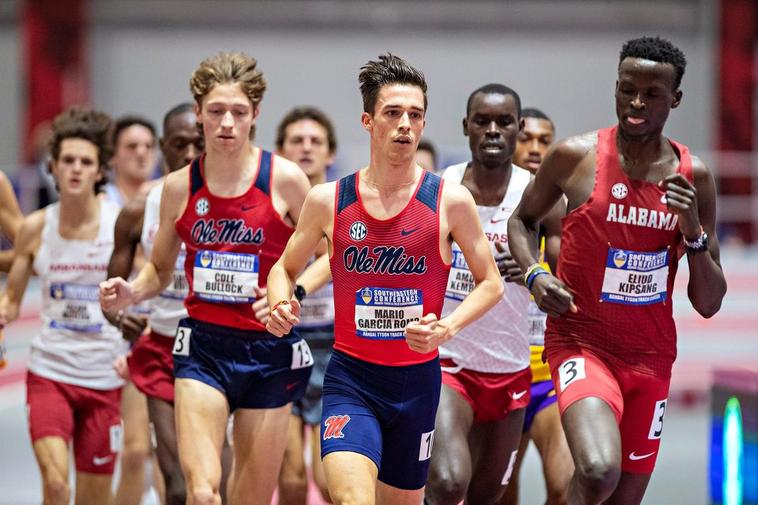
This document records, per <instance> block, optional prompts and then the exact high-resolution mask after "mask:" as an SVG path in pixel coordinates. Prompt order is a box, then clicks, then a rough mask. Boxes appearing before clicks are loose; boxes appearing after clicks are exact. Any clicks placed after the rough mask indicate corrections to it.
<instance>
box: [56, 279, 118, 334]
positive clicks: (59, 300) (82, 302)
mask: <svg viewBox="0 0 758 505" xmlns="http://www.w3.org/2000/svg"><path fill="white" fill-rule="evenodd" d="M49 313H50V314H51V315H52V317H51V318H50V327H51V328H55V329H64V330H71V331H80V332H83V333H99V332H100V331H101V330H102V328H103V323H104V322H105V321H104V317H103V314H102V312H101V311H100V303H99V301H98V286H97V285H93V284H66V283H56V284H51V285H50V312H49Z"/></svg>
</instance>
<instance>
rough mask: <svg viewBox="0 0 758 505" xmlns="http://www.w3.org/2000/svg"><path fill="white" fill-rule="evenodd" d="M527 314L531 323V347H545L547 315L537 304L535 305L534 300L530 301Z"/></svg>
mask: <svg viewBox="0 0 758 505" xmlns="http://www.w3.org/2000/svg"><path fill="white" fill-rule="evenodd" d="M527 314H528V321H529V345H545V322H546V321H547V314H545V313H544V312H542V311H541V310H540V308H539V307H538V306H537V304H536V303H534V300H529V308H528V310H527Z"/></svg>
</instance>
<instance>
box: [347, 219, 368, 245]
mask: <svg viewBox="0 0 758 505" xmlns="http://www.w3.org/2000/svg"><path fill="white" fill-rule="evenodd" d="M366 235H368V229H367V228H366V225H365V224H363V223H362V222H360V221H356V222H354V223H353V224H352V225H350V238H351V239H353V240H355V241H356V242H360V241H361V240H363V239H364V238H366Z"/></svg>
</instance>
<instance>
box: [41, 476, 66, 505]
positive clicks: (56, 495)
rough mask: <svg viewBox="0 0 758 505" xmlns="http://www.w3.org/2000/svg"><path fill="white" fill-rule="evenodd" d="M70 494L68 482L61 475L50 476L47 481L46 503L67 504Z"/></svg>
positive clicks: (48, 504)
mask: <svg viewBox="0 0 758 505" xmlns="http://www.w3.org/2000/svg"><path fill="white" fill-rule="evenodd" d="M70 495H71V489H70V488H69V487H68V482H66V481H65V480H63V479H61V478H60V477H55V478H50V479H48V480H47V481H46V482H45V505H66V504H68V502H69V499H70Z"/></svg>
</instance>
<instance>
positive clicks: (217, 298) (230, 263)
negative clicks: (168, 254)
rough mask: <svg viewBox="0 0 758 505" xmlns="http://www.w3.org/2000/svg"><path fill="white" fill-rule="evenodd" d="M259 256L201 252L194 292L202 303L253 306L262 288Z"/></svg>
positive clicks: (193, 271)
mask: <svg viewBox="0 0 758 505" xmlns="http://www.w3.org/2000/svg"><path fill="white" fill-rule="evenodd" d="M258 269H259V261H258V255H257V254H242V253H231V252H216V251H198V252H197V254H196V255H195V265H194V268H193V270H192V273H193V277H192V290H193V291H194V292H195V294H196V295H197V296H198V298H200V299H202V300H209V301H213V302H222V303H251V302H253V301H254V300H255V287H256V286H257V285H258Z"/></svg>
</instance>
